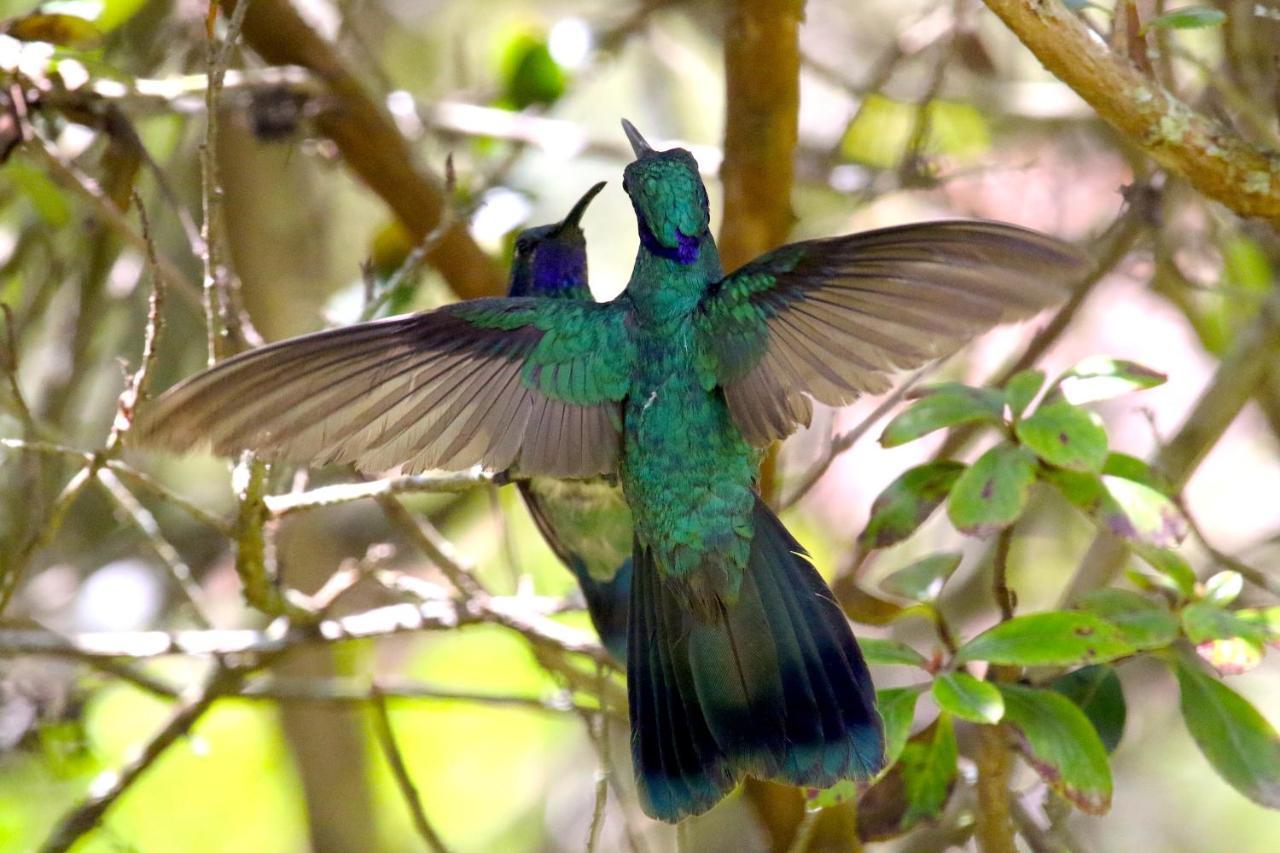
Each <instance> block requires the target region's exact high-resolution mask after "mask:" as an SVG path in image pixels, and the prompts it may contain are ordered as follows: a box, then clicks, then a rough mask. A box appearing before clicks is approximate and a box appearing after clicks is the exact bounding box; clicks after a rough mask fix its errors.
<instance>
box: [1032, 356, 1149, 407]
mask: <svg viewBox="0 0 1280 853" xmlns="http://www.w3.org/2000/svg"><path fill="white" fill-rule="evenodd" d="M1168 378H1169V377H1167V376H1165V375H1164V374H1163V373H1159V372H1157V371H1155V370H1152V369H1151V368H1149V367H1143V366H1142V365H1140V364H1136V363H1134V362H1132V361H1124V360H1123V359H1118V358H1110V357H1108V356H1103V355H1098V356H1092V357H1090V358H1086V359H1085V360H1084V361H1082V362H1080V363H1079V364H1077V365H1076V366H1075V367H1073V368H1071V369H1070V370H1068V371H1067V372H1066V373H1064V374H1062V376H1060V377H1058V380H1057V381H1056V382H1054V384H1053V388H1052V389H1050V391H1049V396H1050V397H1054V396H1057V395H1061V396H1062V397H1063V398H1064V399H1066V401H1067V402H1068V403H1073V404H1075V405H1080V404H1081V403H1090V402H1093V401H1094V400H1106V399H1109V398H1111V397H1118V396H1120V395H1121V394H1128V393H1129V392H1131V391H1141V390H1143V389H1144V388H1154V387H1155V386H1157V385H1161V384H1163V383H1164V382H1165V381H1166V380H1167V379H1168Z"/></svg>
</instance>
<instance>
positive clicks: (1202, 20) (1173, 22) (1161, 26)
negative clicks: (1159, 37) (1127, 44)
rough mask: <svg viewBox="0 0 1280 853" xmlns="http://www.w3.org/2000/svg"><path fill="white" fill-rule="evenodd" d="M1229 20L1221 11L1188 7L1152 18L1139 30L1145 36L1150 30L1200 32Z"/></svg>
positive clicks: (1202, 7) (1201, 7) (1203, 7)
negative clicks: (1199, 30)
mask: <svg viewBox="0 0 1280 853" xmlns="http://www.w3.org/2000/svg"><path fill="white" fill-rule="evenodd" d="M1225 20H1227V13H1226V12H1223V11H1222V10H1221V9H1210V8H1207V7H1205V6H1186V7H1184V8H1182V9H1174V10H1173V11H1172V12H1165V13H1164V14H1163V15H1160V16H1159V17H1156V18H1152V19H1151V20H1150V21H1147V23H1146V24H1145V25H1144V26H1143V27H1142V29H1141V30H1139V33H1140V34H1145V33H1146V32H1147V31H1148V30H1153V29H1155V30H1198V29H1203V28H1205V27H1220V26H1222V23H1223V22H1224V21H1225Z"/></svg>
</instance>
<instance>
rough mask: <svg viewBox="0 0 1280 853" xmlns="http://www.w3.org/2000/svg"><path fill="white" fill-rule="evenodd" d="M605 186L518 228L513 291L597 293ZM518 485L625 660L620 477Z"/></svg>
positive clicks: (626, 550) (627, 577)
mask: <svg viewBox="0 0 1280 853" xmlns="http://www.w3.org/2000/svg"><path fill="white" fill-rule="evenodd" d="M604 186H605V184H604V182H603V181H601V182H600V183H598V184H596V185H595V186H593V187H592V188H591V189H589V190H587V192H586V194H585V195H583V196H582V198H581V199H579V200H578V202H577V203H576V204H575V205H574V206H573V209H572V210H570V211H569V214H568V215H567V216H566V217H565V218H564V219H563V220H561V221H560V222H556V223H553V224H551V225H540V226H538V227H535V228H527V229H525V230H524V231H521V232H520V234H519V235H517V237H516V241H515V256H514V258H513V260H512V264H511V274H510V278H509V280H508V285H507V295H508V296H538V297H542V298H544V299H577V300H585V301H588V302H590V301H592V296H591V290H590V288H589V287H588V284H587V241H586V238H585V236H584V235H583V233H582V228H581V227H580V222H581V220H582V215H583V213H585V212H586V209H587V205H589V204H590V203H591V201H592V199H594V198H595V197H596V195H598V194H599V192H600V190H602V189H604ZM516 486H517V488H519V490H520V494H521V496H522V497H523V498H524V502H525V505H526V506H527V507H528V508H529V514H530V515H531V516H533V520H534V522H535V524H537V526H538V530H539V531H540V532H541V533H542V536H543V538H544V539H546V540H547V544H548V545H550V546H551V549H552V551H554V552H555V554H556V556H557V557H559V558H560V561H561V562H562V563H564V565H565V566H566V567H567V568H568V569H569V571H570V572H572V573H573V576H574V578H575V579H577V581H578V586H579V587H581V589H582V595H583V598H584V599H585V600H586V603H587V612H588V614H589V615H590V616H591V624H592V625H593V626H594V627H595V629H596V633H597V634H599V635H600V641H601V642H602V643H603V644H604V647H605V648H606V649H608V651H609V653H610V654H611V655H613V657H614V659H615V660H617V661H620V662H625V661H626V659H627V606H628V602H629V600H630V596H631V545H632V535H633V534H632V530H631V511H630V510H629V509H628V508H627V502H626V499H625V498H624V497H623V495H622V488H621V487H620V486H619V485H618V483H617V479H616V478H610V479H606V478H603V477H598V478H594V479H590V480H560V479H555V478H552V477H532V478H530V479H527V480H518V481H517V482H516Z"/></svg>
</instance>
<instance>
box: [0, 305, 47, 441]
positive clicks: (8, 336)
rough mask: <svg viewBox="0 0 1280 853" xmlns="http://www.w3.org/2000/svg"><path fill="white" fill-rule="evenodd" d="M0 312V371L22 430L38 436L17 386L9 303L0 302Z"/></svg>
mask: <svg viewBox="0 0 1280 853" xmlns="http://www.w3.org/2000/svg"><path fill="white" fill-rule="evenodd" d="M0 312H3V313H4V348H3V349H2V350H0V369H3V370H4V375H5V379H7V380H8V382H9V396H11V397H13V404H14V407H15V408H16V409H17V410H18V418H19V420H21V421H22V428H23V430H25V432H26V434H27V435H40V434H41V432H42V430H41V429H40V427H39V425H38V424H37V423H36V419H35V417H34V416H33V415H32V414H31V408H30V407H29V406H28V405H27V400H26V398H25V397H23V396H22V388H21V387H20V386H19V385H18V336H17V334H15V331H14V321H13V310H12V309H11V308H9V303H7V302H0Z"/></svg>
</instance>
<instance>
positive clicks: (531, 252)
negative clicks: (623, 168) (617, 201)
mask: <svg viewBox="0 0 1280 853" xmlns="http://www.w3.org/2000/svg"><path fill="white" fill-rule="evenodd" d="M604 184H605V182H604V181H601V182H600V183H598V184H596V185H595V186H593V187H592V188H591V189H589V190H587V191H586V193H585V194H584V195H583V196H582V198H580V199H578V202H577V203H576V204H575V205H574V206H573V209H572V210H570V211H569V215H568V216H566V217H565V218H564V219H562V220H560V221H559V222H553V223H551V224H550V225H539V226H537V227H536V228H526V229H525V230H523V231H521V232H520V233H519V235H517V236H516V248H515V257H514V258H513V259H512V261H511V276H510V278H509V279H508V281H507V295H508V296H568V297H572V298H578V299H581V298H587V297H589V296H590V290H589V289H588V287H587V240H586V237H585V236H583V233H582V227H581V224H580V223H581V221H582V214H583V213H585V212H586V210H587V205H589V204H591V200H592V199H594V198H595V197H596V195H597V194H598V193H599V192H600V190H602V189H604Z"/></svg>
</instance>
